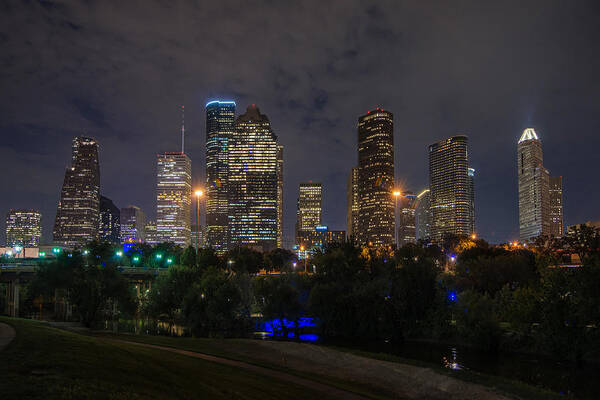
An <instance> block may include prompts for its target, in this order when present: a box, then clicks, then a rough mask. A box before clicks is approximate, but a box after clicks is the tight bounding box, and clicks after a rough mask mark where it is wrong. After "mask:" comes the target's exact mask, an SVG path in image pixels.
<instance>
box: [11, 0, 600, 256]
mask: <svg viewBox="0 0 600 400" xmlns="http://www.w3.org/2000/svg"><path fill="white" fill-rule="evenodd" d="M71 3H73V4H71ZM172 3H173V4H172ZM289 3H291V2H287V1H268V2H254V1H239V2H237V1H236V2H230V1H222V0H219V1H210V2H209V1H203V2H183V1H181V2H170V1H156V2H154V1H150V0H143V1H136V2H134V1H127V2H123V1H115V2H109V1H102V2H91V1H86V2H81V3H77V4H76V3H75V2H65V3H63V2H51V1H43V2H34V1H8V2H2V3H0V50H1V51H0V64H1V69H0V132H1V134H2V139H3V140H2V141H1V142H0V167H1V171H2V173H1V174H0V179H1V181H0V187H1V188H2V191H1V193H2V195H1V196H0V215H1V216H2V218H1V222H0V228H1V232H2V233H1V237H0V240H1V241H2V242H4V240H3V239H4V223H5V221H4V215H5V213H6V212H7V211H8V210H9V208H23V207H27V208H37V209H40V210H41V212H42V218H43V224H44V239H45V240H46V241H48V240H51V237H52V235H51V232H52V225H53V223H54V216H55V213H56V206H57V202H58V199H59V195H60V189H61V185H62V182H63V178H64V169H65V167H67V165H69V163H70V153H71V140H72V138H73V137H74V136H76V135H88V136H91V137H94V138H96V139H97V140H98V141H99V143H100V170H101V182H102V183H101V192H102V194H103V195H105V196H107V197H109V198H111V199H112V200H113V201H114V202H115V204H116V205H117V206H118V207H124V206H127V205H129V204H135V205H138V206H140V207H141V208H142V209H143V210H144V211H145V212H146V213H147V214H148V215H149V216H150V217H151V218H154V215H155V201H156V200H155V181H156V178H155V170H156V154H157V153H160V152H164V151H178V150H179V148H180V120H181V115H180V106H181V105H182V104H185V109H186V116H185V117H186V132H187V137H186V145H187V146H186V152H187V153H188V154H189V155H190V157H191V158H192V165H193V171H194V182H195V184H196V186H199V185H202V184H203V182H204V143H205V121H204V120H205V114H204V105H205V103H206V102H207V101H209V100H215V99H222V100H235V101H236V103H237V106H238V109H237V114H240V113H243V112H244V111H245V109H246V106H247V105H249V104H252V103H256V104H257V105H258V106H259V107H260V110H261V112H262V113H264V114H266V115H267V116H268V117H269V119H270V120H271V125H272V128H273V130H274V131H275V133H276V134H277V136H278V138H279V141H280V142H281V143H282V144H283V145H284V146H285V170H284V174H285V181H284V183H285V193H284V213H285V221H284V227H285V233H286V242H285V243H286V244H288V245H289V244H290V240H291V238H292V237H293V226H294V222H295V207H296V197H297V193H298V183H299V182H301V181H305V180H313V181H321V182H323V190H324V212H323V219H324V221H323V222H324V223H325V224H327V225H329V226H330V228H333V229H346V179H347V176H348V172H349V170H350V168H351V167H352V166H354V165H355V163H356V157H357V156H356V142H357V133H356V124H357V118H358V117H359V115H362V114H364V113H365V112H366V111H367V110H369V109H373V108H375V107H383V108H385V109H387V110H389V111H391V112H393V114H394V122H395V124H394V133H395V136H394V140H395V151H396V153H395V159H396V177H397V180H398V181H399V182H400V183H401V184H402V187H403V188H404V189H405V190H412V191H415V192H419V191H420V190H421V189H423V188H426V187H427V185H428V166H427V165H428V164H427V162H428V161H427V146H428V145H429V144H431V143H433V142H434V141H437V140H440V139H444V138H446V137H449V136H452V135H455V134H466V135H468V136H469V141H470V143H469V146H470V148H469V157H470V164H471V166H472V167H474V168H475V169H476V180H475V187H476V199H475V202H476V227H477V231H478V233H479V234H480V235H481V236H482V237H484V238H486V239H488V240H489V241H491V242H501V241H506V240H510V239H514V238H517V235H518V206H517V175H516V151H517V148H516V145H517V140H518V138H519V136H520V134H521V132H522V130H523V129H524V128H526V127H533V128H535V129H536V131H537V132H538V134H539V136H540V138H541V139H542V142H543V149H544V160H545V166H546V167H547V168H548V169H549V170H550V173H551V175H562V176H563V179H564V200H565V202H564V204H565V220H566V221H565V222H566V223H567V224H573V223H581V222H584V221H586V220H590V219H591V220H598V219H600V211H599V207H598V205H599V204H598V203H599V198H600V186H599V185H598V173H599V168H598V161H599V160H600V157H599V156H598V148H600V135H599V134H600V84H599V79H598V76H599V71H600V51H599V50H600V23H599V22H598V21H600V7H599V3H598V2H594V1H590V2H585V1H575V0H573V1H566V0H565V1H561V2H553V1H549V0H544V1H539V2H533V1H515V2H509V1H494V2H492V1H471V2H469V1H460V2H458V1H440V2H434V1H390V2H387V1H377V2H372V3H371V2H368V1H361V0H359V1H349V0H344V1H337V2H330V1H315V2H309V1H302V2H298V3H297V4H295V5H292V4H289Z"/></svg>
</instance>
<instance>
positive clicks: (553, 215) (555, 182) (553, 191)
mask: <svg viewBox="0 0 600 400" xmlns="http://www.w3.org/2000/svg"><path fill="white" fill-rule="evenodd" d="M549 186H550V234H551V235H554V236H555V237H561V236H562V235H563V194H562V176H551V177H550V185H549Z"/></svg>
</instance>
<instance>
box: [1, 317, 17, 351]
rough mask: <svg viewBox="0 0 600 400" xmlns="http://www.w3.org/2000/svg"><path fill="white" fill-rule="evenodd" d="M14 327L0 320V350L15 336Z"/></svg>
mask: <svg viewBox="0 0 600 400" xmlns="http://www.w3.org/2000/svg"><path fill="white" fill-rule="evenodd" d="M16 334H17V332H15V328H13V327H12V326H10V325H8V324H5V323H3V322H0V351H2V349H4V348H5V347H6V346H8V344H9V343H10V342H12V340H13V339H14V338H15V335H16Z"/></svg>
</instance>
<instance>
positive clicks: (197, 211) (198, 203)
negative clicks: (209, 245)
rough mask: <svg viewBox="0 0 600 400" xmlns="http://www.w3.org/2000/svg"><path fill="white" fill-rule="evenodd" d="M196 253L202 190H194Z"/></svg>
mask: <svg viewBox="0 0 600 400" xmlns="http://www.w3.org/2000/svg"><path fill="white" fill-rule="evenodd" d="M194 194H195V195H196V252H198V239H199V237H200V197H202V195H203V194H204V192H202V190H196V191H195V192H194Z"/></svg>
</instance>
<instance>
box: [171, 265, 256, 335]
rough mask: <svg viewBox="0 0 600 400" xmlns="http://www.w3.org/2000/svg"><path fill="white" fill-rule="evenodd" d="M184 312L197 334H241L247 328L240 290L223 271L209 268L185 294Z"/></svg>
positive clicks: (247, 321) (247, 316) (247, 319)
mask: <svg viewBox="0 0 600 400" xmlns="http://www.w3.org/2000/svg"><path fill="white" fill-rule="evenodd" d="M183 312H184V315H185V320H186V322H187V324H188V325H189V326H190V327H191V329H192V333H193V334H194V335H196V336H221V337H228V336H234V335H235V334H237V335H242V334H244V333H246V331H247V329H248V327H249V315H247V314H246V313H245V309H244V307H243V304H242V296H241V293H240V290H239V289H238V288H237V286H236V285H235V284H234V282H233V281H232V279H231V277H230V276H229V275H228V274H227V273H226V272H225V271H222V270H218V269H217V268H214V267H211V268H208V269H207V270H206V271H205V272H204V273H203V274H202V278H201V279H200V282H199V283H196V284H194V285H193V286H192V287H191V288H190V291H189V292H188V293H187V295H186V296H185V300H184V303H183Z"/></svg>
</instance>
